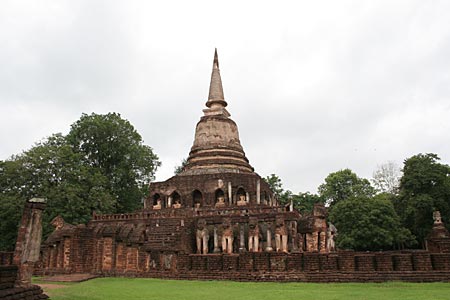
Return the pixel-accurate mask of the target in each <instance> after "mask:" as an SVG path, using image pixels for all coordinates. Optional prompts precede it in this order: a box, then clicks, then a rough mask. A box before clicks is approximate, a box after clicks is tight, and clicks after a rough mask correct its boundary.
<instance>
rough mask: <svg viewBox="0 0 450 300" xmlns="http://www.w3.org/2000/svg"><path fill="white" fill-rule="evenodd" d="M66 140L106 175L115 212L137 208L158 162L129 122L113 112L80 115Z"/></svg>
mask: <svg viewBox="0 0 450 300" xmlns="http://www.w3.org/2000/svg"><path fill="white" fill-rule="evenodd" d="M67 140H68V142H69V144H71V145H72V146H73V147H74V150H75V152H76V153H80V154H81V155H82V156H83V158H84V160H85V162H86V163H87V164H88V165H90V166H92V167H94V168H97V169H98V170H100V172H101V174H103V175H104V176H106V178H107V179H108V184H109V189H110V191H111V192H112V194H113V195H114V196H115V197H116V200H117V206H116V211H117V212H127V211H133V210H135V209H137V208H138V207H139V205H140V200H141V199H142V198H143V197H144V195H145V188H146V187H147V185H148V183H149V181H150V179H152V177H153V174H154V172H155V171H156V168H157V167H158V166H159V165H160V163H159V161H158V157H157V156H156V155H155V154H154V153H153V151H152V148H150V147H149V146H146V145H144V144H143V143H142V137H141V136H140V135H139V133H138V132H137V131H136V130H135V129H134V127H133V126H132V125H131V124H130V122H128V121H127V120H124V119H122V118H121V117H120V115H119V114H116V113H109V114H106V115H98V114H95V113H92V114H91V115H86V114H83V115H82V116H81V118H80V120H78V121H77V122H75V123H74V124H72V126H71V130H70V132H69V134H68V135H67Z"/></svg>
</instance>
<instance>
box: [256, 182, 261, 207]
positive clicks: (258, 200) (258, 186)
mask: <svg viewBox="0 0 450 300" xmlns="http://www.w3.org/2000/svg"><path fill="white" fill-rule="evenodd" d="M256 204H261V180H259V179H258V181H256Z"/></svg>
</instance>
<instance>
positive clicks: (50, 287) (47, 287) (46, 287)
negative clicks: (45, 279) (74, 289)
mask: <svg viewBox="0 0 450 300" xmlns="http://www.w3.org/2000/svg"><path fill="white" fill-rule="evenodd" d="M38 286H40V287H41V288H42V289H43V290H45V291H49V290H54V289H61V288H65V287H67V286H68V285H65V284H53V283H39V284H38Z"/></svg>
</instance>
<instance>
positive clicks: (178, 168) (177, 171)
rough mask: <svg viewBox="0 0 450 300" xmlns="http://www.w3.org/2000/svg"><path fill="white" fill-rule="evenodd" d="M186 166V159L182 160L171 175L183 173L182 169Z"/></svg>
mask: <svg viewBox="0 0 450 300" xmlns="http://www.w3.org/2000/svg"><path fill="white" fill-rule="evenodd" d="M186 165H187V158H183V160H182V161H181V164H180V165H179V166H176V167H175V170H174V172H173V173H174V174H175V175H178V174H180V173H181V172H183V171H184V167H186Z"/></svg>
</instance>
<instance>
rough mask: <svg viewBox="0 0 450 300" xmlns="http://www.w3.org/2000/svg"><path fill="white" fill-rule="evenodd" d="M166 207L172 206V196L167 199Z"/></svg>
mask: <svg viewBox="0 0 450 300" xmlns="http://www.w3.org/2000/svg"><path fill="white" fill-rule="evenodd" d="M167 207H172V196H169V198H168V199H167Z"/></svg>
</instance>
